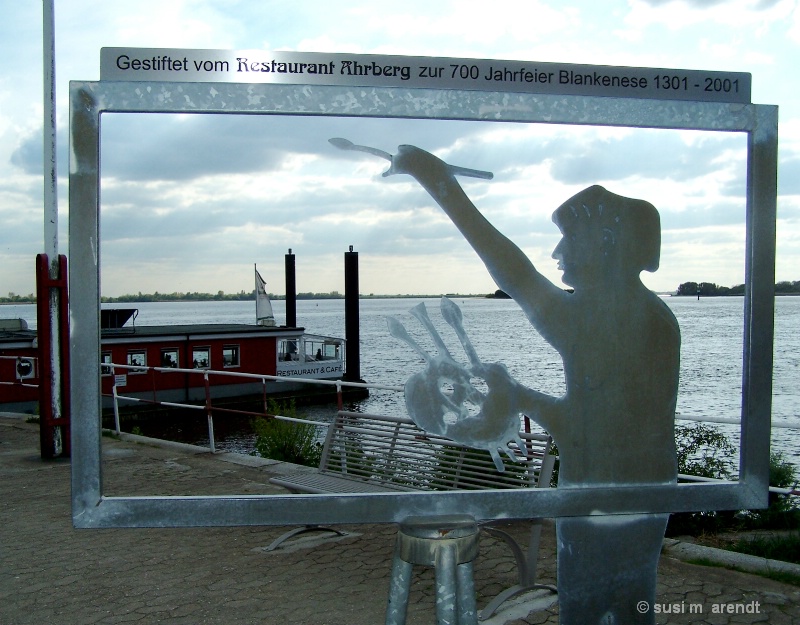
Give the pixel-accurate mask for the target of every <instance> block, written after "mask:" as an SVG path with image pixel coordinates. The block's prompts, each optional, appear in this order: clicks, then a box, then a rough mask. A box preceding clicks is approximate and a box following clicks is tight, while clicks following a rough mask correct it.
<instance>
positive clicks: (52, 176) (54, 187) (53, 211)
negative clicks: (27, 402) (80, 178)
mask: <svg viewBox="0 0 800 625" xmlns="http://www.w3.org/2000/svg"><path fill="white" fill-rule="evenodd" d="M42 24H43V30H42V47H43V70H44V72H43V74H44V83H43V87H44V98H43V99H44V133H43V134H44V159H43V168H44V253H45V255H46V256H47V259H48V261H49V264H50V267H49V276H50V279H51V280H58V279H59V277H60V276H59V257H58V175H57V169H56V88H55V77H56V71H55V18H54V11H53V0H43V2H42ZM47 293H48V295H49V307H48V316H49V319H50V323H49V324H47V326H49V329H50V340H49V341H48V343H49V345H50V350H49V353H48V354H42V357H43V359H45V362H46V365H47V366H48V367H49V369H50V376H48V377H49V380H48V381H47V382H46V383H49V384H50V386H51V393H50V398H51V402H50V406H49V407H44V406H43V407H42V409H43V412H44V413H45V414H46V415H48V416H49V418H50V419H60V418H61V416H62V411H61V395H62V394H61V358H60V354H61V340H60V339H61V335H60V329H61V324H60V315H59V307H60V298H59V291H58V289H57V288H52V287H51V288H50V289H47ZM43 295H44V291H43V292H42V293H40V294H39V295H38V296H39V297H41V296H43ZM42 417H44V415H42ZM46 420H47V419H45V418H42V419H41V422H40V426H39V427H40V428H49V427H53V431H52V433H50V432H47V433H46V435H45V436H42V441H43V442H44V441H47V443H48V444H47V446H48V447H50V446H51V444H50V442H51V441H52V449H44V448H42V450H41V452H42V457H44V458H49V457H55V456H59V455H61V454H62V453H63V452H64V448H63V441H64V435H63V432H62V430H61V426H60V425H58V426H49V425H47V424H46V423H45V421H46Z"/></svg>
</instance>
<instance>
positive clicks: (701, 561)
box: [686, 558, 800, 586]
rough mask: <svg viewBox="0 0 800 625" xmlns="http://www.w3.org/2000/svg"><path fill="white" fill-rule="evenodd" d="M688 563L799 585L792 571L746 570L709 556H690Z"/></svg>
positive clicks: (796, 576)
mask: <svg viewBox="0 0 800 625" xmlns="http://www.w3.org/2000/svg"><path fill="white" fill-rule="evenodd" d="M686 562H687V563H688V564H695V565H697V566H710V567H714V568H718V569H727V570H729V571H738V572H739V573H747V574H748V575H758V576H759V577H766V578H767V579H771V580H773V581H775V582H780V583H782V584H789V585H790V586H800V575H795V574H794V573H787V572H785V571H748V570H746V569H743V568H741V567H738V566H731V565H729V564H720V563H719V562H716V561H714V560H711V559H709V558H690V559H688V560H686Z"/></svg>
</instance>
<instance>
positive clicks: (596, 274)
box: [552, 224, 606, 289]
mask: <svg viewBox="0 0 800 625" xmlns="http://www.w3.org/2000/svg"><path fill="white" fill-rule="evenodd" d="M581 226H582V227H573V228H571V229H570V230H569V231H566V230H562V233H561V240H560V241H559V242H558V245H556V247H555V249H554V250H553V254H552V257H553V258H554V259H555V260H557V261H558V269H559V270H560V271H561V272H563V273H562V277H561V281H562V282H563V283H564V284H566V285H568V286H571V287H574V288H576V289H579V288H585V287H589V286H592V285H594V286H597V285H598V284H599V283H600V281H601V279H602V277H603V276H602V273H603V249H604V246H605V244H606V243H605V238H604V237H603V234H604V233H603V232H602V231H598V230H599V229H597V228H594V229H593V228H588V227H586V224H581Z"/></svg>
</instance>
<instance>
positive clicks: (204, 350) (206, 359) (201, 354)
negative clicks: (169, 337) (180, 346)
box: [192, 347, 211, 369]
mask: <svg viewBox="0 0 800 625" xmlns="http://www.w3.org/2000/svg"><path fill="white" fill-rule="evenodd" d="M210 367H211V348H210V347H195V348H194V349H192V369H209V368H210Z"/></svg>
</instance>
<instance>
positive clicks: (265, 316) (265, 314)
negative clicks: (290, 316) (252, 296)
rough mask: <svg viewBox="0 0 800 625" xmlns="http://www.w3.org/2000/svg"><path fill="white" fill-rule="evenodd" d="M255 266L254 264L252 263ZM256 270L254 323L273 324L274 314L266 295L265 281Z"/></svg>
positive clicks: (261, 324) (256, 269)
mask: <svg viewBox="0 0 800 625" xmlns="http://www.w3.org/2000/svg"><path fill="white" fill-rule="evenodd" d="M254 267H255V265H254ZM255 271H256V323H257V324H258V325H260V326H274V325H275V315H273V314H272V302H270V301H269V295H267V283H266V282H264V278H262V277H261V274H260V273H258V268H257V267H255Z"/></svg>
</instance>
